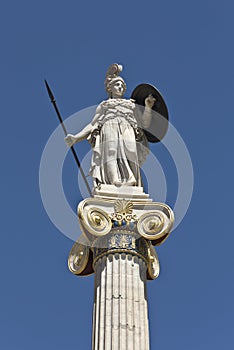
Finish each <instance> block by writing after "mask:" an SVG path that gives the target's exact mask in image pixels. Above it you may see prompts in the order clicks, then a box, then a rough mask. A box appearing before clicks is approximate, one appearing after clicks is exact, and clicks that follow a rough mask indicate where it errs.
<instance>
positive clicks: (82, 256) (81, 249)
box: [68, 242, 89, 275]
mask: <svg viewBox="0 0 234 350" xmlns="http://www.w3.org/2000/svg"><path fill="white" fill-rule="evenodd" d="M88 261H89V248H88V247H87V246H85V245H83V244H80V243H78V242H76V243H75V244H74V245H73V247H72V249H71V251H70V254H69V257H68V268H69V270H70V271H71V272H72V273H73V274H74V275H79V274H81V273H82V271H84V269H85V268H86V266H87V264H88Z"/></svg>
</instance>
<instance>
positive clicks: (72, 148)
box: [45, 80, 93, 197]
mask: <svg viewBox="0 0 234 350" xmlns="http://www.w3.org/2000/svg"><path fill="white" fill-rule="evenodd" d="M45 85H46V89H47V92H48V95H49V98H50V101H51V103H52V104H53V106H54V109H55V111H56V114H57V116H58V119H59V122H60V124H61V126H62V128H63V131H64V134H65V136H67V130H66V128H65V125H64V123H63V119H62V117H61V114H60V112H59V109H58V107H57V104H56V100H55V98H54V95H53V93H52V91H51V89H50V87H49V85H48V83H47V81H46V80H45ZM70 148H71V151H72V154H73V156H74V158H75V161H76V164H77V166H78V168H79V169H80V172H81V175H82V177H83V180H84V182H85V185H86V187H87V190H88V192H89V194H90V196H91V197H92V196H93V195H92V192H91V189H90V187H89V184H88V181H87V179H86V176H85V173H84V171H83V169H82V167H81V164H80V161H79V159H78V157H77V154H76V151H75V149H74V147H73V146H71V147H70Z"/></svg>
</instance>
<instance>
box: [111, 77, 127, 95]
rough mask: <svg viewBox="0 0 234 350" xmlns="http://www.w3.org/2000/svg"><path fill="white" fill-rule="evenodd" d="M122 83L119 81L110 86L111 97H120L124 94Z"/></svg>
mask: <svg viewBox="0 0 234 350" xmlns="http://www.w3.org/2000/svg"><path fill="white" fill-rule="evenodd" d="M124 90H125V87H124V83H123V82H122V81H121V80H117V81H116V82H114V83H113V84H112V86H111V92H112V96H113V97H122V96H123V94H124Z"/></svg>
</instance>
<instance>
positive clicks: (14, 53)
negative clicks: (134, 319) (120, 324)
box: [0, 0, 234, 350]
mask: <svg viewBox="0 0 234 350" xmlns="http://www.w3.org/2000/svg"><path fill="white" fill-rule="evenodd" d="M233 11H234V4H233V3H232V2H231V1H226V0H224V1H222V2H220V1H216V0H213V1H211V0H209V1H208V0H198V1H185V0H178V1H172V0H164V1H157V0H156V1H148V2H143V1H141V2H139V1H126V2H125V1H122V0H119V1H118V2H110V1H90V2H79V1H74V0H70V1H69V2H62V1H60V2H58V1H54V0H52V1H50V0H47V1H44V0H41V1H40V2H39V1H26V0H22V1H14V0H13V1H8V2H4V4H3V3H2V5H1V11H0V28H1V30H0V33H1V34H0V35H1V41H0V42H1V67H0V71H1V79H0V84H1V102H0V109H1V143H2V146H1V153H2V155H1V184H2V190H1V198H2V200H1V205H2V209H1V212H2V216H1V217H2V219H1V254H0V259H1V298H0V304H1V306H0V310H1V312H0V330H1V336H0V349H4V350H21V349H22V350H29V349H30V350H31V349H33V350H37V349H38V350H39V349H40V350H41V349H48V350H51V349H56V350H64V349H69V348H73V349H85V350H86V349H87V350H88V349H90V348H91V320H92V301H93V277H88V278H84V279H82V278H76V277H75V276H73V275H72V274H71V273H69V272H68V269H67V262H66V261H67V256H68V253H69V250H70V248H71V246H72V244H73V242H72V241H71V240H69V239H68V238H66V237H65V236H64V235H62V234H61V233H60V232H59V231H58V230H57V229H56V228H55V227H54V226H53V224H52V223H51V222H50V220H49V218H48V216H47V214H46V212H45V210H44V208H43V204H42V202H41V198H40V192H39V185H38V172H39V164H40V158H41V154H42V151H43V148H44V146H45V143H46V141H47V139H48V137H49V136H50V134H51V133H52V132H53V130H54V129H55V127H56V126H57V120H56V116H55V115H54V111H53V110H52V106H51V105H50V102H49V100H48V97H47V95H46V92H45V88H44V85H43V79H44V78H47V79H48V81H49V82H50V84H51V86H52V87H53V90H54V92H55V94H56V97H57V100H58V104H59V107H60V110H61V112H62V114H63V116H64V117H68V116H69V115H71V114H73V113H75V112H76V111H78V110H80V109H82V108H85V107H88V106H91V105H94V104H97V103H98V102H100V101H101V100H102V99H104V98H105V91H104V88H103V79H104V75H105V72H106V68H107V66H108V65H109V64H111V63H113V62H119V63H123V64H124V66H125V70H124V74H123V75H124V76H125V77H126V81H127V85H128V96H129V95H130V92H131V91H132V90H133V88H134V87H135V86H136V85H137V84H139V83H142V82H148V83H151V84H154V85H156V86H157V87H158V88H159V89H160V91H162V93H163V95H164V97H165V99H166V101H167V104H168V107H169V110H170V118H171V121H172V123H173V125H174V126H175V127H176V128H177V130H178V131H179V133H180V135H181V136H182V137H183V139H184V141H185V143H186V145H187V147H188V149H189V152H190V155H191V158H192V161H193V166H194V174H195V187H194V193H193V198H192V202H191V205H190V208H189V211H188V213H187V215H186V217H185V218H184V220H183V222H182V223H181V225H180V226H179V227H178V228H177V229H176V230H175V231H174V232H173V234H172V235H171V237H170V238H169V239H168V241H167V242H166V243H165V244H164V245H163V246H161V247H159V249H158V254H159V257H160V261H161V266H162V269H161V275H160V278H159V279H158V280H156V281H152V282H149V283H148V296H149V308H150V310H149V315H150V328H151V348H152V350H154V349H160V350H164V349H165V350H166V349H167V350H168V349H171V348H172V347H173V349H190V350H193V349H194V350H198V349H199V350H203V349H204V350H207V349H212V350H216V349H220V348H224V349H232V348H233V346H234V335H233V323H234V322H233V321H234V320H233V309H234V306H233V295H234V283H233V266H234V257H233V244H234V235H233V225H232V223H231V220H232V218H233V209H232V206H233V197H232V196H233V188H232V187H233V186H232V184H233V142H232V139H233V129H234V121H233V93H234V75H233V62H234V48H233V30H234V25H233ZM154 150H155V152H156V153H157V152H158V154H157V157H158V158H159V159H160V163H161V165H162V167H163V166H165V167H167V165H168V169H170V164H167V160H166V157H165V163H164V152H163V148H162V146H160V145H159V146H158V148H157V147H156V146H155V147H154ZM66 167H67V168H66V169H67V170H66V174H68V173H69V174H70V177H71V183H69V176H68V175H66V176H65V180H64V181H65V185H64V186H65V188H67V193H66V194H67V197H68V200H69V202H70V203H71V205H72V206H73V207H74V210H75V205H76V204H77V203H78V202H79V200H80V198H79V193H78V192H77V193H76V189H74V190H73V187H72V184H73V182H74V183H75V178H76V176H77V175H76V168H75V165H74V163H73V160H72V158H71V157H70V156H68V158H67V160H66ZM165 172H166V173H167V172H170V171H167V169H165ZM168 179H169V180H168V181H169V184H168V186H169V194H168V204H170V205H171V206H172V207H173V200H174V198H175V193H176V189H177V179H176V176H175V178H174V180H173V176H170V174H169V175H168Z"/></svg>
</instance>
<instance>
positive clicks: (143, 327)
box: [92, 253, 149, 350]
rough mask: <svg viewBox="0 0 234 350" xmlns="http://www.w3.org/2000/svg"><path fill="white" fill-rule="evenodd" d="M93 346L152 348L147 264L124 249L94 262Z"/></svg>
mask: <svg viewBox="0 0 234 350" xmlns="http://www.w3.org/2000/svg"><path fill="white" fill-rule="evenodd" d="M95 272H96V276H95V289H94V293H95V295H94V310H93V347H92V349H93V350H149V325H148V303H147V295H146V265H145V262H144V261H143V260H142V259H141V258H138V257H136V256H132V255H130V254H125V253H120V254H119V253H116V254H110V255H108V256H107V257H106V256H104V257H102V258H100V259H99V260H98V261H97V263H96V266H95Z"/></svg>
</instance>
